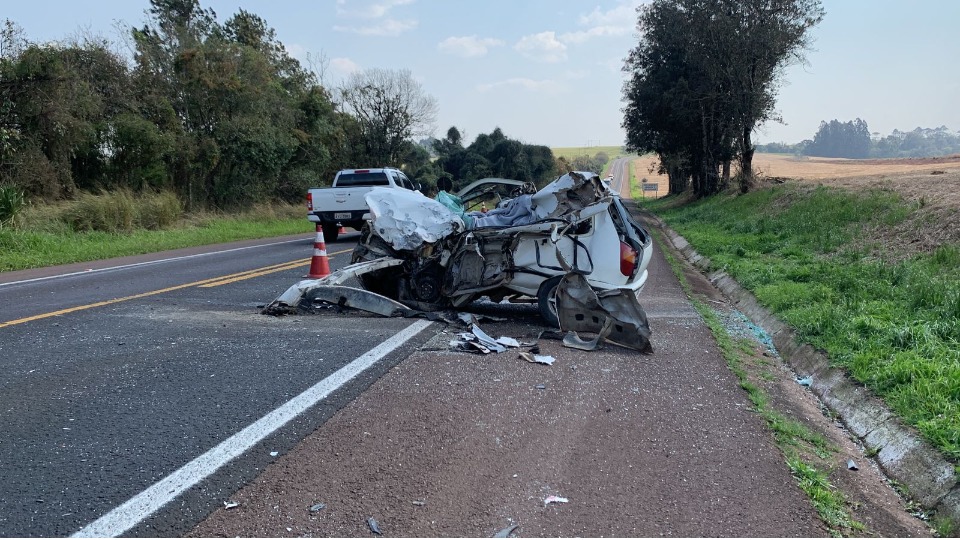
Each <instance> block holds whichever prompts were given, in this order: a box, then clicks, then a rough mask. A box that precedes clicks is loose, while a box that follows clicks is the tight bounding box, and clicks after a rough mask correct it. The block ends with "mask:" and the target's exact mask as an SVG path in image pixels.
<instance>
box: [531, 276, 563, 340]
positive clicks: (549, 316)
mask: <svg viewBox="0 0 960 540" xmlns="http://www.w3.org/2000/svg"><path fill="white" fill-rule="evenodd" d="M562 279H563V276H554V277H552V278H550V279H548V280H546V281H544V282H543V283H541V284H540V288H539V289H538V290H537V306H538V307H539V308H540V317H541V318H542V319H543V321H544V322H545V323H547V326H549V327H551V328H560V317H559V316H558V315H557V285H559V284H560V280H562Z"/></svg>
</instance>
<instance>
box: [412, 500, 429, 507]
mask: <svg viewBox="0 0 960 540" xmlns="http://www.w3.org/2000/svg"><path fill="white" fill-rule="evenodd" d="M413 505H414V506H426V505H427V501H413Z"/></svg>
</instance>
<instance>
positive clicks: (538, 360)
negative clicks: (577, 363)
mask: <svg viewBox="0 0 960 540" xmlns="http://www.w3.org/2000/svg"><path fill="white" fill-rule="evenodd" d="M520 358H523V359H524V360H526V361H527V362H530V363H533V364H544V365H547V366H552V365H553V363H554V362H556V361H557V359H556V358H554V357H552V356H548V355H541V354H530V353H527V352H521V353H520Z"/></svg>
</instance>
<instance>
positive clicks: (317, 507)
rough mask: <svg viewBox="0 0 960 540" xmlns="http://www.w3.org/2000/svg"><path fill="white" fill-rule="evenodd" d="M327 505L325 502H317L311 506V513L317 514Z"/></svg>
mask: <svg viewBox="0 0 960 540" xmlns="http://www.w3.org/2000/svg"><path fill="white" fill-rule="evenodd" d="M326 507H327V505H325V504H323V503H317V504H315V505H313V506H311V507H310V513H311V514H316V513H317V512H319V511H321V510H323V509H324V508H326Z"/></svg>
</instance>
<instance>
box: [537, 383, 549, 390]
mask: <svg viewBox="0 0 960 540" xmlns="http://www.w3.org/2000/svg"><path fill="white" fill-rule="evenodd" d="M546 389H547V385H545V384H538V385H537V390H546Z"/></svg>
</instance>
